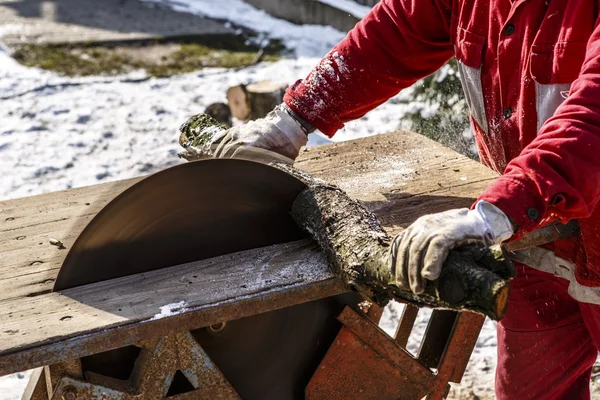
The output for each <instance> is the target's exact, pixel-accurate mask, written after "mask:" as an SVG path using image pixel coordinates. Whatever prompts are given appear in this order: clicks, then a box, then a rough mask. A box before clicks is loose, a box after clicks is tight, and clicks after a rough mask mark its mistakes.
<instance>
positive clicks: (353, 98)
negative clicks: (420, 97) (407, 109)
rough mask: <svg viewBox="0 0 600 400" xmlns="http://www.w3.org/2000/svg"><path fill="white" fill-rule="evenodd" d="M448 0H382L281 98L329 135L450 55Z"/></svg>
mask: <svg viewBox="0 0 600 400" xmlns="http://www.w3.org/2000/svg"><path fill="white" fill-rule="evenodd" d="M451 1H452V0H383V1H381V2H380V3H379V4H377V5H376V6H375V7H374V8H373V9H372V10H371V12H370V13H369V14H367V16H366V17H365V18H364V19H363V20H362V21H361V22H359V23H358V24H357V25H356V26H355V27H354V29H353V30H352V31H350V33H348V35H347V36H346V38H345V39H344V40H342V41H341V42H340V43H339V44H338V45H337V46H335V47H334V48H333V49H332V50H331V51H330V52H329V54H328V55H327V56H325V58H324V59H323V60H322V61H321V62H320V63H319V64H318V65H317V67H316V68H315V69H314V70H313V71H312V72H311V73H310V74H309V75H308V77H307V78H306V79H304V80H302V81H298V82H296V83H295V84H294V85H292V86H291V87H290V88H289V89H288V90H287V93H286V95H285V97H284V101H285V103H286V104H287V105H288V107H290V108H291V109H292V110H293V111H294V112H295V113H297V114H298V115H299V116H301V117H302V118H303V119H305V120H306V121H307V122H310V123H311V124H312V125H313V126H315V127H316V128H317V129H319V130H320V131H321V132H323V133H325V134H327V135H329V136H330V137H331V136H333V135H334V134H335V132H336V131H337V130H338V129H340V128H342V127H343V126H344V123H345V122H348V121H351V120H353V119H357V118H360V117H362V116H363V115H365V114H366V113H367V112H368V111H370V110H372V109H373V108H375V107H377V106H378V105H380V104H381V103H383V102H385V101H386V100H388V99H389V98H390V97H392V96H394V95H396V94H397V93H398V92H399V91H400V90H402V89H404V88H406V87H408V86H410V85H412V84H413V83H415V82H416V81H417V80H419V79H421V78H424V77H426V76H427V75H430V74H432V73H433V72H435V71H436V70H438V69H439V68H440V67H441V66H442V65H444V63H445V62H446V61H448V60H449V59H450V57H452V56H453V55H454V48H453V46H452V44H451V40H450V19H451Z"/></svg>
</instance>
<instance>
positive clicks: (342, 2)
mask: <svg viewBox="0 0 600 400" xmlns="http://www.w3.org/2000/svg"><path fill="white" fill-rule="evenodd" d="M317 1H320V2H321V3H325V4H328V5H330V6H332V7H335V8H337V9H338V10H342V11H346V12H347V13H348V14H350V15H352V16H354V17H356V18H358V19H362V18H364V16H365V15H367V14H368V13H369V11H371V7H368V6H363V5H362V4H358V3H357V2H355V1H352V0H317Z"/></svg>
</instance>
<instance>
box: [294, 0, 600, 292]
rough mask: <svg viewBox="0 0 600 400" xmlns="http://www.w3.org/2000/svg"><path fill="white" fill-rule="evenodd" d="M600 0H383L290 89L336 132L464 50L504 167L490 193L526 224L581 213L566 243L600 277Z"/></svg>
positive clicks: (476, 114) (598, 280)
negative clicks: (576, 235) (578, 234)
mask: <svg viewBox="0 0 600 400" xmlns="http://www.w3.org/2000/svg"><path fill="white" fill-rule="evenodd" d="M599 9H600V0H578V1H568V0H488V1H484V0H383V1H382V2H381V3H379V4H378V5H377V6H375V7H374V8H373V10H372V11H371V12H370V13H369V14H368V15H367V16H366V17H365V18H364V19H363V21H361V22H360V23H359V24H358V25H357V26H356V27H355V28H354V29H353V30H352V31H351V32H350V33H349V34H348V36H347V37H346V38H345V39H344V40H343V41H342V42H341V43H340V44H338V45H337V46H336V47H335V48H334V49H333V50H332V51H331V52H330V53H329V54H328V55H327V56H326V57H325V58H324V59H323V60H322V61H321V63H320V64H319V65H318V66H317V67H316V68H315V69H314V70H313V71H312V72H311V73H310V74H309V76H308V77H307V78H306V79H304V80H303V81H299V82H297V83H296V84H294V85H293V86H292V87H290V88H289V89H288V91H287V93H286V96H285V99H284V101H285V102H286V103H287V104H288V106H289V107H290V108H292V110H294V111H295V112H296V113H298V114H299V115H300V116H302V117H303V118H304V119H306V120H307V121H308V122H310V123H311V124H313V125H314V126H316V127H317V128H318V129H319V130H321V131H322V132H324V133H326V134H328V135H330V136H332V135H333V134H334V133H335V132H336V131H337V130H338V129H340V128H341V127H343V124H344V123H345V122H347V121H350V120H353V119H356V118H360V117H361V116H363V115H364V114H365V113H366V112H368V111H369V110H371V109H373V108H375V107H376V106H378V105H379V104H381V103H383V102H385V101H386V100H387V99H388V98H390V97H392V96H394V95H395V94H397V93H398V92H399V91H400V90H401V89H403V88H406V87H408V86H410V85H412V84H413V83H414V82H416V81H417V80H419V79H421V78H423V77H425V76H427V75H429V74H431V73H433V72H435V71H436V70H437V69H439V68H440V67H441V66H442V65H443V64H444V63H445V62H446V61H448V60H449V59H450V58H451V57H452V56H456V58H457V60H458V62H459V65H460V72H461V78H462V81H463V87H464V89H465V95H466V98H467V101H468V103H469V106H470V109H471V117H472V118H471V122H472V126H473V131H474V135H475V139H476V142H477V146H478V149H479V154H480V156H481V160H482V162H483V163H484V164H486V165H488V166H490V167H491V168H493V169H494V170H496V171H498V172H499V173H502V174H503V175H502V176H501V177H500V178H499V179H498V180H496V181H495V182H494V183H493V184H492V185H491V186H490V187H489V188H488V189H487V190H486V191H485V192H484V193H483V194H482V195H481V199H485V200H488V201H490V202H492V203H494V204H495V205H497V206H498V207H499V208H501V209H502V210H503V211H504V212H506V213H507V214H508V215H509V216H510V217H511V219H512V220H513V221H515V222H516V224H517V225H518V226H519V229H518V232H517V236H516V237H519V236H521V235H523V234H525V233H527V232H530V231H532V230H534V229H536V228H538V227H540V226H542V225H545V224H547V223H549V222H552V221H561V222H563V223H564V222H567V221H569V220H571V219H579V221H580V227H581V231H582V240H568V241H563V242H560V243H558V242H557V243H555V244H554V245H553V246H552V248H553V250H554V251H555V252H556V254H557V255H559V256H560V257H562V258H564V259H567V260H569V261H573V262H574V263H575V264H576V265H577V270H576V273H575V275H576V277H577V280H578V281H579V282H580V283H582V284H584V285H588V286H600V209H598V208H597V207H596V204H597V202H598V200H599V199H600V27H599V26H598V15H599Z"/></svg>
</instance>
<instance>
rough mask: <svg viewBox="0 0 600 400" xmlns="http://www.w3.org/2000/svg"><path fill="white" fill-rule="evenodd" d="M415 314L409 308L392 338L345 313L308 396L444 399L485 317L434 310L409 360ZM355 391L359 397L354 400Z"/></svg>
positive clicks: (323, 399) (320, 399)
mask: <svg viewBox="0 0 600 400" xmlns="http://www.w3.org/2000/svg"><path fill="white" fill-rule="evenodd" d="M417 312H418V309H417V308H416V307H414V306H410V305H407V308H405V310H404V313H403V316H402V318H401V320H400V323H399V326H398V329H397V331H396V335H394V337H390V336H388V335H387V334H386V333H385V332H384V331H383V330H381V329H380V328H379V327H378V326H377V324H376V323H375V322H373V321H372V320H370V319H369V317H368V315H363V314H359V313H357V312H356V311H354V310H352V309H350V308H348V307H347V308H346V309H344V311H343V312H342V313H341V314H340V316H339V317H338V319H339V320H340V322H342V324H343V327H342V329H341V330H340V333H339V334H338V336H337V338H336V340H335V342H334V344H333V345H332V347H331V348H330V350H329V352H328V353H327V354H326V355H325V357H324V359H323V361H322V362H321V365H320V366H319V368H318V369H317V371H316V372H315V374H314V375H313V377H312V379H311V381H310V383H309V385H308V387H307V389H306V398H307V399H308V400H329V399H331V400H334V399H335V400H337V399H341V398H344V396H346V397H348V396H350V397H354V398H360V399H365V400H369V399H373V400H375V399H377V400H387V399H390V400H392V399H394V400H418V399H422V398H423V397H424V396H426V398H427V399H428V400H441V399H443V398H445V396H447V394H448V391H449V390H450V385H449V383H450V382H456V383H459V382H460V380H461V379H462V375H463V373H464V371H465V369H466V367H467V363H468V361H469V358H470V356H471V353H472V351H473V348H474V347H475V343H476V342H477V337H478V336H479V332H480V331H481V328H482V326H483V322H484V320H485V317H483V316H481V315H478V314H473V313H468V312H462V313H456V312H453V311H446V310H434V311H433V314H432V317H431V318H430V320H429V324H428V328H427V331H426V333H425V335H424V337H423V340H422V342H421V343H422V344H421V349H420V351H419V355H418V356H417V357H413V356H412V355H411V354H410V353H409V352H408V351H407V350H406V343H407V341H408V336H409V335H410V332H411V331H412V328H413V325H414V322H415V319H416V316H417ZM336 365H337V368H336V367H335V366H336ZM356 393H360V397H355V396H356Z"/></svg>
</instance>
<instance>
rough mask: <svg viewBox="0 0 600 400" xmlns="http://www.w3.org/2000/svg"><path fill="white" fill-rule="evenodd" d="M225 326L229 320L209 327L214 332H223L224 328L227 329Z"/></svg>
mask: <svg viewBox="0 0 600 400" xmlns="http://www.w3.org/2000/svg"><path fill="white" fill-rule="evenodd" d="M225 326H227V321H223V322H221V323H220V324H215V325H211V326H209V329H210V330H211V331H213V332H214V333H219V332H222V331H223V329H225Z"/></svg>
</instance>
